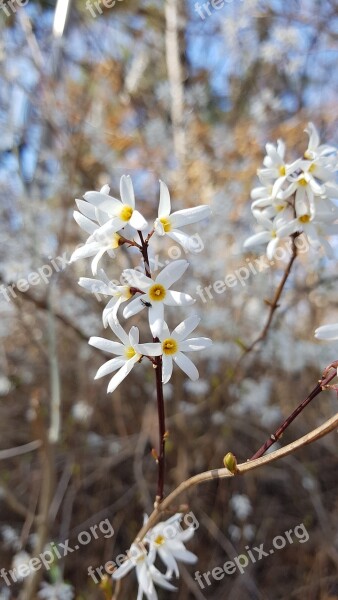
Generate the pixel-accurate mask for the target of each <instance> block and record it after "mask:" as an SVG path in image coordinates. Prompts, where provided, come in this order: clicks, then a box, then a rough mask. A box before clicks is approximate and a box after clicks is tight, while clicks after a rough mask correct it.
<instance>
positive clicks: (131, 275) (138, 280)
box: [122, 269, 154, 292]
mask: <svg viewBox="0 0 338 600" xmlns="http://www.w3.org/2000/svg"><path fill="white" fill-rule="evenodd" d="M122 279H123V280H125V281H126V282H127V283H128V284H129V285H130V286H132V287H136V288H138V289H140V290H142V291H143V292H146V291H147V290H149V288H150V286H152V285H154V281H153V279H150V277H147V276H146V275H144V274H143V273H141V272H140V271H137V270H136V269H125V270H124V271H123V272H122Z"/></svg>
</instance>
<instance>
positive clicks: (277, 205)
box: [275, 204, 285, 212]
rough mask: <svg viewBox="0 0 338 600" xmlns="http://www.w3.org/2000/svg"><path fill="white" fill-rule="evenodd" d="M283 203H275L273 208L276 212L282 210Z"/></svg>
mask: <svg viewBox="0 0 338 600" xmlns="http://www.w3.org/2000/svg"><path fill="white" fill-rule="evenodd" d="M284 208H285V205H284V204H276V206H275V209H276V211H277V212H282V210H284Z"/></svg>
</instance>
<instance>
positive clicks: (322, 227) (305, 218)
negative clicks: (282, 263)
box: [279, 212, 338, 255]
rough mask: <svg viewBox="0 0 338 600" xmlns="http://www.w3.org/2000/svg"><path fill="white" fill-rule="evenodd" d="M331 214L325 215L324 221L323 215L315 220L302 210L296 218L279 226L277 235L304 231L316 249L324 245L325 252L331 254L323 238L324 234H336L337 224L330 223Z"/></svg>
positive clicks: (337, 232)
mask: <svg viewBox="0 0 338 600" xmlns="http://www.w3.org/2000/svg"><path fill="white" fill-rule="evenodd" d="M331 220H332V217H331V215H326V222H325V219H324V215H323V217H322V221H319V220H316V219H315V218H314V217H313V216H312V215H311V214H309V213H308V212H304V213H303V214H301V215H300V216H298V217H297V219H292V220H291V221H290V222H288V223H285V225H283V224H282V225H281V226H280V228H279V235H280V236H282V237H284V236H288V235H291V234H293V233H296V232H298V233H304V234H305V236H306V238H307V239H308V241H309V243H310V245H311V246H312V247H313V248H315V250H318V249H319V248H320V247H321V246H324V249H325V250H326V252H327V253H328V254H329V255H331V254H332V248H331V246H330V245H329V243H328V241H327V240H326V239H325V237H324V235H325V234H329V233H331V234H338V225H331Z"/></svg>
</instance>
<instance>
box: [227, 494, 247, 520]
mask: <svg viewBox="0 0 338 600" xmlns="http://www.w3.org/2000/svg"><path fill="white" fill-rule="evenodd" d="M230 505H231V508H232V509H233V511H234V513H235V514H236V516H237V517H238V519H241V521H245V519H247V518H248V516H249V515H250V513H251V512H252V506H251V502H250V499H249V498H248V496H246V495H245V494H234V495H233V496H232V498H231V500H230Z"/></svg>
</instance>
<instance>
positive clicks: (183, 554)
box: [146, 513, 197, 578]
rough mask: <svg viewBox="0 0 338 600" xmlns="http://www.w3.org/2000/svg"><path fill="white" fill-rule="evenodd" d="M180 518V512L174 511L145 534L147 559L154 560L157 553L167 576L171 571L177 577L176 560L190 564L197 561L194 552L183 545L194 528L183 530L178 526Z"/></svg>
mask: <svg viewBox="0 0 338 600" xmlns="http://www.w3.org/2000/svg"><path fill="white" fill-rule="evenodd" d="M181 520H182V513H176V514H175V515H173V516H172V517H170V518H169V519H167V521H163V522H161V523H158V524H157V525H155V527H153V529H150V531H148V533H147V536H146V541H147V542H148V543H149V559H150V560H151V561H152V562H154V561H155V558H156V554H158V555H159V557H160V559H161V560H162V562H163V563H164V564H165V566H166V567H167V572H166V575H165V576H166V577H169V578H170V577H171V576H172V574H173V573H175V575H176V577H179V570H178V565H177V560H181V561H182V562H186V563H190V564H192V563H195V562H196V561H197V556H196V554H193V553H192V552H190V551H189V550H187V549H186V548H185V546H184V542H187V541H188V540H190V539H191V538H192V536H193V535H194V531H195V530H194V528H193V527H188V528H187V529H184V530H183V529H182V528H181V526H180V521H181Z"/></svg>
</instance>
